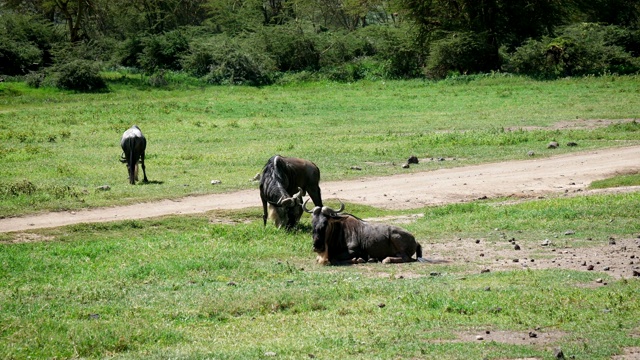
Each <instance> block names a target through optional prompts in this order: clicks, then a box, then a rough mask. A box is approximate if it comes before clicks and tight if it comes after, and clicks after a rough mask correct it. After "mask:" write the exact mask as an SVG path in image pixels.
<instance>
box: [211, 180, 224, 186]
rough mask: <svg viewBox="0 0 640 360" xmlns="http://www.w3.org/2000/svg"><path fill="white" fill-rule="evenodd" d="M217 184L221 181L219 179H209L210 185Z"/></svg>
mask: <svg viewBox="0 0 640 360" xmlns="http://www.w3.org/2000/svg"><path fill="white" fill-rule="evenodd" d="M218 184H222V181H220V180H211V185H218Z"/></svg>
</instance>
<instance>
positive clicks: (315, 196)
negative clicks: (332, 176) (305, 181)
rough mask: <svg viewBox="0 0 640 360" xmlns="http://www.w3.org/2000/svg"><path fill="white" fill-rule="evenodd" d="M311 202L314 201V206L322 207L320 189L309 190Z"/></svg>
mask: <svg viewBox="0 0 640 360" xmlns="http://www.w3.org/2000/svg"><path fill="white" fill-rule="evenodd" d="M307 192H308V193H309V196H310V197H311V200H313V205H314V206H322V196H321V195H320V188H317V189H307Z"/></svg>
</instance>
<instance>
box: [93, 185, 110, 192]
mask: <svg viewBox="0 0 640 360" xmlns="http://www.w3.org/2000/svg"><path fill="white" fill-rule="evenodd" d="M96 190H100V191H109V190H111V186H109V185H102V186H98V187H97V188H96Z"/></svg>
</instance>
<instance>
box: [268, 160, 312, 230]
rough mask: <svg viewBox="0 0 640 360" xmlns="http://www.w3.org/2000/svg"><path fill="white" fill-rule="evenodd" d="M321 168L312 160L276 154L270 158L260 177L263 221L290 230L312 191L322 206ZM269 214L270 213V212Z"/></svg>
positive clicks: (297, 219)
mask: <svg viewBox="0 0 640 360" xmlns="http://www.w3.org/2000/svg"><path fill="white" fill-rule="evenodd" d="M319 182H320V169H318V167H317V166H316V165H315V164H314V163H312V162H311V161H308V160H304V159H298V158H293V157H284V156H280V155H275V156H273V157H271V159H269V161H267V163H266V164H265V166H264V169H262V175H261V177H260V198H261V199H262V209H263V216H262V218H263V221H264V225H267V219H268V218H269V219H272V220H273V221H274V222H275V224H276V226H277V227H280V226H283V225H284V226H285V228H287V229H290V228H292V227H293V226H295V225H296V224H297V223H298V221H300V217H302V197H303V196H304V195H305V194H306V193H307V192H308V193H309V196H311V200H313V203H314V205H316V206H322V197H321V196H320V186H319V185H318V184H319ZM267 214H268V215H267Z"/></svg>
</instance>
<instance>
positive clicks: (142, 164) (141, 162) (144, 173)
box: [140, 152, 149, 182]
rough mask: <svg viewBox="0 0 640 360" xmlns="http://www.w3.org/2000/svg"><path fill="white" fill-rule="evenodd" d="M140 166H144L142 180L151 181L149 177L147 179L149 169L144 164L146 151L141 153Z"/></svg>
mask: <svg viewBox="0 0 640 360" xmlns="http://www.w3.org/2000/svg"><path fill="white" fill-rule="evenodd" d="M140 166H142V174H143V175H144V179H142V181H144V182H149V179H147V169H146V168H145V166H144V152H143V153H142V154H141V155H140Z"/></svg>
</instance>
